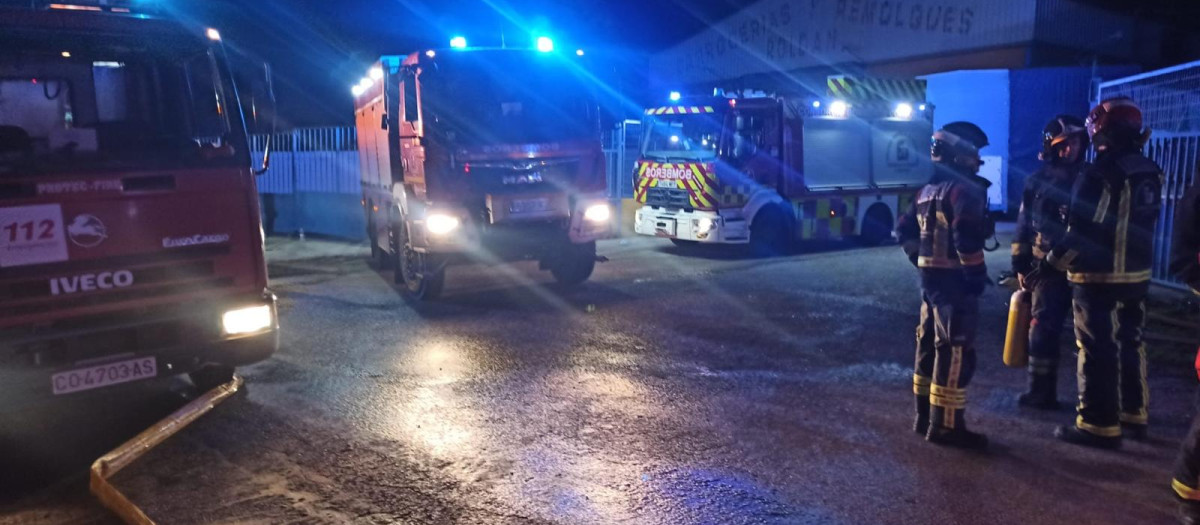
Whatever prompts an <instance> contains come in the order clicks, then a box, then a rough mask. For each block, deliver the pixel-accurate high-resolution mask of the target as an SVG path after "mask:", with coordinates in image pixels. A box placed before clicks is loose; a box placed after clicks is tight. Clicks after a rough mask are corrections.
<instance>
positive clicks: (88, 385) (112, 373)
mask: <svg viewBox="0 0 1200 525" xmlns="http://www.w3.org/2000/svg"><path fill="white" fill-rule="evenodd" d="M157 375H158V363H156V362H155V360H154V358H153V357H138V358H134V359H126V360H124V361H114V362H112V363H104V364H102V365H92V366H88V367H85V368H77V369H75V370H67V371H66V372H59V373H57V374H54V375H53V376H51V377H50V385H51V387H52V388H53V390H54V395H61V394H70V393H72V392H81V391H83V390H91V389H93V388H103V387H106V386H112V385H119V384H121V383H128V382H130V381H140V380H142V379H150V378H152V377H155V376H157Z"/></svg>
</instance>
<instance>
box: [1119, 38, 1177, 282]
mask: <svg viewBox="0 0 1200 525" xmlns="http://www.w3.org/2000/svg"><path fill="white" fill-rule="evenodd" d="M1096 91H1097V92H1096V97H1095V103H1099V101H1101V100H1104V99H1107V98H1112V97H1117V96H1127V97H1130V98H1132V99H1133V100H1134V101H1135V102H1137V103H1138V106H1140V107H1141V108H1142V114H1143V117H1144V119H1145V125H1146V126H1147V127H1149V128H1150V129H1151V130H1153V135H1152V137H1151V139H1150V142H1149V143H1148V144H1146V155H1147V156H1148V157H1150V158H1151V159H1153V160H1154V162H1157V163H1158V165H1159V167H1161V168H1162V170H1163V174H1164V175H1165V176H1166V178H1165V180H1164V181H1163V210H1162V214H1161V215H1160V216H1159V220H1158V227H1157V228H1156V231H1155V248H1154V252H1155V253H1154V280H1155V281H1156V282H1159V283H1161V284H1166V285H1169V286H1174V287H1182V286H1183V285H1182V284H1181V283H1180V282H1179V280H1178V279H1176V278H1175V276H1173V275H1171V274H1170V271H1169V270H1168V265H1169V263H1170V260H1171V248H1172V246H1171V240H1172V238H1173V236H1174V231H1175V228H1174V226H1175V222H1174V220H1175V209H1176V207H1177V206H1178V204H1179V199H1180V198H1181V197H1182V196H1183V192H1184V190H1185V189H1187V187H1188V186H1190V185H1191V184H1193V183H1194V182H1195V179H1196V169H1197V167H1198V166H1197V158H1198V156H1200V61H1197V62H1191V63H1188V64H1182V65H1179V66H1175V67H1170V68H1167V69H1161V70H1158V71H1151V72H1149V73H1143V74H1141V75H1134V76H1131V77H1126V78H1122V79H1117V80H1113V81H1111V82H1104V83H1101V84H1100V85H1099V88H1098V89H1097V90H1096Z"/></svg>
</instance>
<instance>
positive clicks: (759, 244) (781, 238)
mask: <svg viewBox="0 0 1200 525" xmlns="http://www.w3.org/2000/svg"><path fill="white" fill-rule="evenodd" d="M791 247H792V225H791V221H789V220H788V218H787V216H786V215H784V213H783V211H781V210H780V208H779V207H778V206H775V205H768V206H765V207H763V208H762V209H761V210H759V212H758V213H757V214H755V217H754V222H752V223H751V224H750V244H749V250H750V256H751V257H756V258H765V257H776V256H779V255H786V254H787V253H788V251H789V250H790V249H791Z"/></svg>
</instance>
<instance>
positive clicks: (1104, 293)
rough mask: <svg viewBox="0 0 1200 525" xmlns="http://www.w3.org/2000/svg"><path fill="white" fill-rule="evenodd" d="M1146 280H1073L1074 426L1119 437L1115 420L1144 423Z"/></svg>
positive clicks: (1146, 415)
mask: <svg viewBox="0 0 1200 525" xmlns="http://www.w3.org/2000/svg"><path fill="white" fill-rule="evenodd" d="M1149 286H1150V285H1149V283H1131V284H1077V285H1075V293H1074V298H1075V339H1076V344H1077V345H1078V346H1079V360H1078V370H1077V379H1078V381H1079V406H1078V407H1077V411H1078V416H1077V417H1076V418H1075V426H1077V427H1079V429H1080V430H1084V431H1087V432H1090V433H1092V434H1095V435H1098V436H1106V437H1119V436H1120V435H1121V423H1131V424H1138V425H1145V424H1146V423H1147V421H1148V420H1149V413H1148V412H1147V408H1148V405H1149V401H1150V391H1149V387H1148V386H1147V383H1146V348H1145V346H1143V344H1142V329H1143V328H1144V327H1145V324H1146V293H1147V292H1148V291H1149Z"/></svg>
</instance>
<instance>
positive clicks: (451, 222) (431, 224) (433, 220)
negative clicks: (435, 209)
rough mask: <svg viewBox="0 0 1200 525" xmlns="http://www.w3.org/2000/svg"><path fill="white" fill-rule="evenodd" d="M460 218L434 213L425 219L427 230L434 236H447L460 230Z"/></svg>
mask: <svg viewBox="0 0 1200 525" xmlns="http://www.w3.org/2000/svg"><path fill="white" fill-rule="evenodd" d="M458 224H459V222H458V217H455V216H453V215H446V214H444V213H434V214H432V215H430V216H428V217H426V218H425V229H427V230H429V233H432V234H434V235H445V234H447V233H450V232H452V231H454V230H456V229H458Z"/></svg>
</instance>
